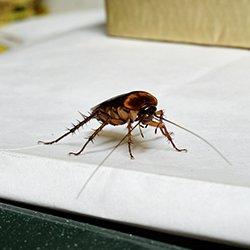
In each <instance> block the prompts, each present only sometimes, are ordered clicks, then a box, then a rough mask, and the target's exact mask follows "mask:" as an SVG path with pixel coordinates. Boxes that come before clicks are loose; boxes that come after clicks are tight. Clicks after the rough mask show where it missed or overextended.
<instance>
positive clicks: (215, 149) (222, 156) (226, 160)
mask: <svg viewBox="0 0 250 250" xmlns="http://www.w3.org/2000/svg"><path fill="white" fill-rule="evenodd" d="M161 119H162V120H164V121H165V122H168V123H170V124H172V125H174V126H176V127H178V128H180V129H183V130H185V131H187V132H188V133H190V134H192V135H194V136H195V137H197V138H199V139H200V140H202V141H203V142H205V143H206V144H207V145H208V146H210V147H211V148H212V149H213V150H214V151H215V152H216V153H217V154H218V155H219V156H220V157H221V158H222V159H223V160H224V161H225V162H226V163H228V164H229V165H230V166H232V165H233V164H232V163H231V162H230V161H229V160H228V159H227V158H226V157H225V156H224V155H223V154H222V153H221V152H220V151H219V149H217V148H216V147H215V146H214V145H212V144H211V143H210V142H209V141H207V140H206V139H204V138H203V137H201V136H200V135H198V134H196V133H195V132H193V131H191V130H189V129H187V128H185V127H183V126H181V125H179V124H177V123H175V122H172V121H170V120H168V119H166V118H164V117H161Z"/></svg>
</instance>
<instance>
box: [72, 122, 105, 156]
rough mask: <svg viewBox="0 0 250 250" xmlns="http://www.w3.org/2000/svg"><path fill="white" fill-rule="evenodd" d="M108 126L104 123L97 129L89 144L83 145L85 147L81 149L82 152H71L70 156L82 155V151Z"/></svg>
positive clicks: (89, 139)
mask: <svg viewBox="0 0 250 250" xmlns="http://www.w3.org/2000/svg"><path fill="white" fill-rule="evenodd" d="M106 125H107V123H102V125H101V126H100V127H99V128H97V129H96V130H95V131H94V133H93V134H92V135H91V136H90V137H89V138H88V140H87V142H86V143H85V144H84V145H83V147H82V148H81V150H79V151H78V152H76V153H74V152H70V153H69V155H79V154H81V153H82V151H83V150H84V149H85V148H86V146H87V145H88V144H89V142H91V141H93V139H94V138H95V137H96V136H97V134H98V133H99V132H100V131H101V130H102V129H103V128H104V127H105V126H106Z"/></svg>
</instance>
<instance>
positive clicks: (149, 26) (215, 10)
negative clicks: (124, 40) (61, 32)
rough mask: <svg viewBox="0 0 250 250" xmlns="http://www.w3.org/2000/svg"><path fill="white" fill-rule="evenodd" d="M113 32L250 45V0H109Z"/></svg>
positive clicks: (107, 7)
mask: <svg viewBox="0 0 250 250" xmlns="http://www.w3.org/2000/svg"><path fill="white" fill-rule="evenodd" d="M106 10H107V30H108V33H109V34H110V35H114V36H124V37H132V38H144V39H154V40H162V41H175V42H183V43H198V44H206V45H219V46H233V47H242V48H250V0H106Z"/></svg>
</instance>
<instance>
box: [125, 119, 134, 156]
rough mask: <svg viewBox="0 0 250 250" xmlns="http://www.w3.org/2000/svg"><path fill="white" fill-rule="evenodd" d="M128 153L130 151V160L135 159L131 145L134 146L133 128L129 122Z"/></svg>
mask: <svg viewBox="0 0 250 250" xmlns="http://www.w3.org/2000/svg"><path fill="white" fill-rule="evenodd" d="M127 128H128V151H129V154H130V158H131V159H134V156H133V155H132V150H131V144H132V134H131V131H132V126H131V121H130V120H129V122H128V126H127Z"/></svg>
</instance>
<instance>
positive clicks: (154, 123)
mask: <svg viewBox="0 0 250 250" xmlns="http://www.w3.org/2000/svg"><path fill="white" fill-rule="evenodd" d="M148 125H149V126H152V127H156V128H157V127H159V128H160V130H161V132H162V134H163V135H164V136H166V137H167V138H168V140H169V141H170V143H171V144H172V146H173V148H174V149H175V150H177V151H179V152H181V151H185V152H187V150H186V149H179V148H177V147H176V145H175V144H174V142H173V140H172V137H171V136H170V133H169V132H168V131H167V128H166V126H165V125H164V123H163V122H156V121H150V122H149V123H148Z"/></svg>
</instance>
